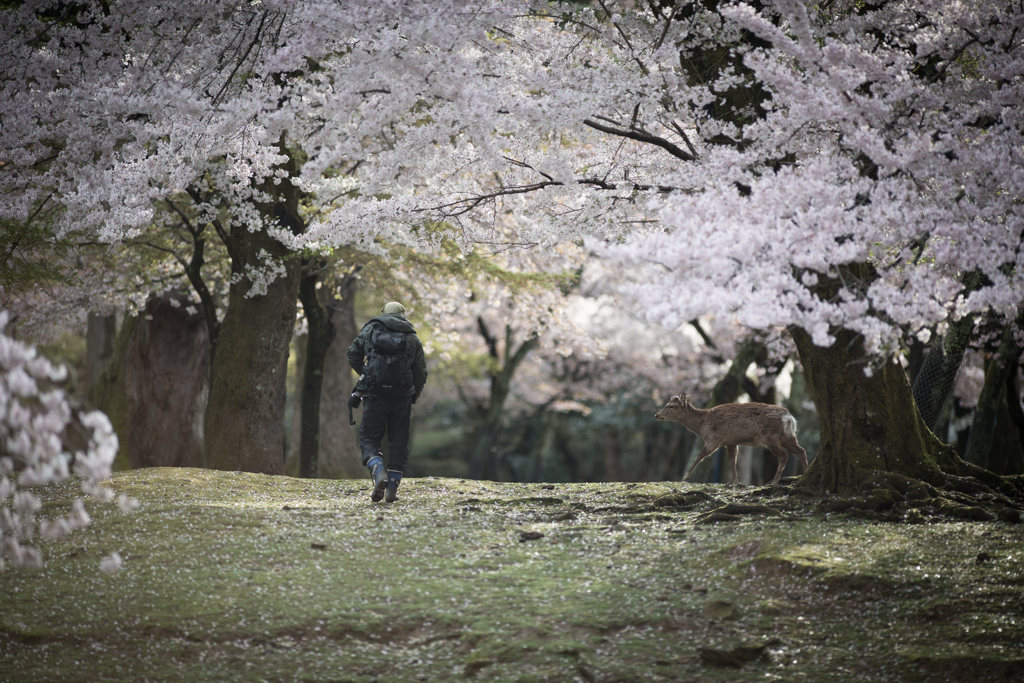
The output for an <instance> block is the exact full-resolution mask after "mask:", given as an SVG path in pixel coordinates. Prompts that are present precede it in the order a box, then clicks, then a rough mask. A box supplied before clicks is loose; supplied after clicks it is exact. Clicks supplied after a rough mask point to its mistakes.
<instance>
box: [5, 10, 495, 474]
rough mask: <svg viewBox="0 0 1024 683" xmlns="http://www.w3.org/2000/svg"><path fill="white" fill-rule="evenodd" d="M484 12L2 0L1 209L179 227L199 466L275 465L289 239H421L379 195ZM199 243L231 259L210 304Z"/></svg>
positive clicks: (306, 243) (374, 244) (450, 84)
mask: <svg viewBox="0 0 1024 683" xmlns="http://www.w3.org/2000/svg"><path fill="white" fill-rule="evenodd" d="M495 11H496V10H495V9H494V8H493V7H491V6H489V5H488V4H487V3H470V2H460V1H459V0H453V1H452V2H441V3H438V2H429V3H426V2H422V3H420V2H412V3H408V2H394V3H392V2H383V3H381V2H345V3H338V2H329V1H326V0H323V1H321V0H311V1H308V2H299V3H295V2H283V1H279V0H270V1H269V2H262V3H257V4H252V3H249V2H230V3H211V2H208V1H205V0H184V1H175V2H149V1H147V2H139V1H136V0H125V1H123V2H115V3H107V2H84V3H75V4H64V3H53V2H46V1H44V0H36V1H33V2H25V3H17V4H14V5H11V6H5V7H4V8H3V9H2V10H0V12H2V14H0V18H2V21H0V24H2V29H0V54H2V55H3V58H4V65H5V66H4V79H3V81H2V84H0V88H2V95H3V109H2V117H3V128H4V143H3V148H2V151H0V155H2V156H0V163H2V164H3V167H4V174H3V177H2V179H0V183H2V184H0V197H2V199H0V216H2V217H4V219H5V220H12V221H21V222H23V223H24V222H27V221H28V220H29V219H30V218H31V216H33V215H34V214H35V213H38V212H39V211H51V208H52V207H58V208H59V209H60V211H53V212H52V213H54V215H56V216H57V219H56V221H55V227H54V230H55V235H56V236H57V237H63V236H64V235H67V234H70V233H72V232H74V233H76V234H80V235H83V236H85V238H87V239H89V240H91V241H93V242H97V243H105V244H110V245H118V244H123V243H125V242H126V241H128V240H135V241H136V242H140V243H141V242H145V243H147V244H149V245H150V246H156V247H157V248H159V247H160V246H161V244H162V243H161V240H160V239H159V238H157V237H155V235H157V232H158V231H165V230H166V229H167V228H168V225H167V224H168V223H175V224H176V225H177V227H178V228H179V231H180V232H181V234H183V235H185V236H186V239H187V240H190V241H191V243H192V245H191V247H192V248H191V253H190V254H188V255H187V258H179V260H180V261H181V263H180V266H181V267H182V268H183V270H184V271H185V273H186V274H187V276H188V279H189V281H190V282H191V283H192V285H193V286H194V288H195V291H196V294H197V296H198V298H199V299H200V300H201V301H202V304H203V308H204V313H205V315H206V316H207V319H208V322H209V327H210V343H211V348H212V351H213V354H212V366H211V375H212V381H211V388H210V397H209V409H208V414H207V424H208V425H210V426H211V428H210V429H207V430H206V458H207V462H208V464H209V465H210V466H212V467H217V468H225V469H247V470H255V471H265V472H279V471H280V469H281V465H282V450H283V447H282V434H283V432H282V425H283V419H282V418H283V410H284V398H285V389H284V386H285V385H284V376H285V368H286V361H287V347H288V341H289V340H290V338H291V334H292V328H293V324H294V319H295V311H296V300H297V296H298V291H299V289H298V288H299V280H300V262H301V260H302V259H301V258H300V257H299V252H301V251H302V250H303V249H306V250H309V253H315V252H316V251H317V250H319V249H320V248H322V247H323V246H325V245H326V242H325V241H324V240H322V239H321V237H320V235H321V234H323V233H326V234H329V236H330V239H331V243H330V244H329V245H326V246H336V245H338V244H353V245H356V246H359V247H363V248H366V249H369V250H371V251H375V252H376V253H379V254H383V253H384V252H385V249H384V247H383V246H381V242H380V241H379V240H384V241H385V242H389V241H390V242H397V243H407V244H410V243H417V242H418V241H419V240H421V236H417V235H415V234H411V233H409V232H408V230H407V223H396V222H395V221H394V220H393V218H394V216H395V213H394V212H393V211H389V210H387V208H386V207H382V205H381V201H382V200H381V199H380V196H379V195H383V194H388V195H392V196H395V197H399V198H400V197H401V196H403V195H404V194H407V193H408V192H409V191H411V190H413V189H415V187H416V183H417V180H416V175H415V174H412V173H407V172H406V169H407V168H409V167H411V166H413V165H412V164H410V162H411V161H413V160H415V159H416V158H417V154H415V153H413V152H412V151H410V149H411V147H410V145H411V146H412V148H414V147H416V146H417V145H419V146H422V144H423V142H422V140H423V139H444V138H446V137H448V136H449V135H450V134H451V128H450V126H451V123H452V120H451V118H450V117H442V118H438V119H437V120H436V121H435V122H431V121H430V118H429V116H427V115H426V114H425V112H426V110H428V109H429V108H430V107H431V106H433V104H434V103H436V102H442V103H443V102H445V101H447V100H449V99H451V98H456V99H458V98H460V97H461V95H460V93H459V89H460V88H462V87H463V83H464V81H465V80H466V77H467V75H468V74H470V73H478V69H477V68H476V66H475V64H474V61H473V59H472V57H471V55H469V54H467V53H466V52H465V50H464V48H465V46H466V45H468V44H470V43H472V42H473V41H487V40H488V36H487V33H486V31H487V30H488V29H489V28H490V27H491V26H492V25H493V24H494V18H495V16H496V15H495ZM503 11H504V10H503ZM395 201H396V202H398V203H399V204H400V201H399V200H398V199H396V200H395ZM311 227H315V228H316V229H310V228H311ZM307 232H308V233H310V234H309V235H308V236H307V235H305V233H307ZM300 236H304V239H302V240H299V239H297V238H299V237H300ZM210 240H220V241H221V242H222V243H223V245H224V248H225V249H226V251H227V254H228V257H229V259H230V288H229V291H228V295H227V305H226V307H224V310H225V313H224V316H223V318H222V319H220V318H218V317H217V309H218V306H217V305H216V302H215V301H214V297H213V295H212V294H211V292H210V291H209V290H210V288H209V287H208V286H207V285H206V281H205V279H204V268H205V267H206V266H207V264H206V263H205V259H206V254H207V250H206V244H207V243H208V242H209V241H210ZM183 253H184V252H183ZM83 315H84V313H83Z"/></svg>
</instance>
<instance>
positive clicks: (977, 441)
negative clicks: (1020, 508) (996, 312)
mask: <svg viewBox="0 0 1024 683" xmlns="http://www.w3.org/2000/svg"><path fill="white" fill-rule="evenodd" d="M1019 357H1020V347H1018V346H1017V342H1016V340H1015V339H1014V335H1013V326H1012V325H1007V327H1006V330H1004V332H1003V337H1002V339H1001V340H1000V343H999V350H998V351H997V352H996V354H995V356H993V357H992V358H991V359H990V360H989V361H988V362H987V363H986V366H985V383H984V385H982V389H981V396H979V397H978V406H977V407H976V408H975V409H974V419H973V420H972V422H971V432H970V435H969V436H968V439H967V451H966V453H965V454H964V460H966V461H968V462H971V463H974V464H975V465H978V466H979V467H984V468H986V469H989V470H992V471H993V472H996V473H997V474H1018V472H1016V471H1007V467H1008V466H1009V468H1010V469H1011V470H1012V469H1015V468H1014V467H1013V466H1012V465H1011V464H1010V463H1012V462H1013V461H1014V460H1016V459H1017V458H1016V457H1013V456H1016V455H1017V454H1016V453H1014V454H1012V455H1011V454H1009V453H1006V452H1005V451H1004V452H1000V453H995V452H993V445H994V443H995V440H996V432H997V429H999V428H1010V427H1012V430H1013V431H1014V432H1016V425H1014V424H1013V423H1012V421H1011V420H1010V413H1009V410H1008V406H1007V402H1008V401H1018V402H1019V397H1017V396H1010V395H1008V393H1007V390H1006V389H1007V384H1009V385H1010V386H1011V387H1012V386H1013V382H1012V381H1010V380H1012V376H1013V375H1014V374H1016V372H1017V359H1018V358H1019ZM1015 450H1016V451H1020V445H1019V443H1018V445H1017V447H1016V449H1015Z"/></svg>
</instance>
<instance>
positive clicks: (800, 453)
mask: <svg viewBox="0 0 1024 683" xmlns="http://www.w3.org/2000/svg"><path fill="white" fill-rule="evenodd" d="M783 446H784V447H785V448H786V450H787V451H789V452H790V453H796V457H797V458H799V459H800V463H801V464H802V465H803V466H804V472H806V471H807V468H808V467H810V465H808V464H807V451H805V450H804V449H803V447H802V446H801V445H800V444H798V443H797V442H796V437H793V438H790V439H787V440H786V441H785V442H784V443H783Z"/></svg>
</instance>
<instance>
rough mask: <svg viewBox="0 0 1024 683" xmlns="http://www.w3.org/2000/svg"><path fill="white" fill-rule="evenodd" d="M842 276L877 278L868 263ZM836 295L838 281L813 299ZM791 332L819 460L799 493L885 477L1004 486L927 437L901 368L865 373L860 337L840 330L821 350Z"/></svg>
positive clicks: (819, 289) (929, 433)
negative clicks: (816, 423)
mask: <svg viewBox="0 0 1024 683" xmlns="http://www.w3.org/2000/svg"><path fill="white" fill-rule="evenodd" d="M844 270H845V271H846V272H845V276H844V279H845V281H846V282H860V283H863V284H864V285H865V286H866V284H867V283H870V282H872V281H873V280H874V278H875V277H877V276H876V273H875V271H874V269H873V268H872V267H871V266H870V265H869V264H866V263H862V264H853V265H850V266H846V267H845V268H844ZM839 289H840V284H839V282H838V281H837V280H831V279H829V280H826V279H824V278H823V280H822V282H821V283H820V284H819V285H818V286H817V288H816V290H817V291H816V292H815V293H816V294H817V295H818V296H819V297H821V298H822V299H826V300H828V299H830V298H832V297H834V296H836V295H837V294H838V292H839ZM791 332H792V335H793V341H794V342H795V343H796V348H797V353H798V354H799V356H800V362H801V364H802V365H803V368H804V376H805V379H806V381H807V389H808V391H809V393H810V395H811V397H812V398H813V400H814V405H815V406H816V407H817V410H818V418H819V420H820V427H821V443H820V445H819V449H818V453H817V455H816V456H815V457H814V460H813V461H812V462H811V466H810V467H809V468H808V470H807V473H806V474H805V475H804V476H803V477H801V479H800V482H799V484H800V485H801V486H809V487H811V488H816V489H821V490H826V491H833V492H841V491H842V492H850V491H851V490H855V489H858V488H859V487H860V486H861V485H862V484H864V483H865V482H866V481H867V480H869V479H875V480H877V479H878V477H883V478H884V477H885V475H897V476H900V477H907V478H910V479H917V480H921V481H925V482H927V483H929V484H932V485H935V486H939V485H943V484H948V483H951V484H953V485H954V487H956V486H958V483H957V482H956V481H954V479H955V478H962V477H968V476H970V477H974V478H976V479H978V480H979V481H980V482H981V483H982V484H984V485H985V486H989V487H993V488H997V487H999V486H1000V485H1002V484H1003V481H1002V480H1001V479H1000V478H999V477H997V476H996V475H993V474H992V473H990V472H986V471H985V470H984V469H982V468H980V467H977V466H975V465H972V464H970V463H967V462H965V461H964V460H962V459H961V458H960V456H959V455H957V452H956V450H955V449H954V448H953V447H952V446H950V445H948V444H945V443H942V442H941V441H940V440H939V439H938V437H936V436H935V434H933V433H932V431H931V429H930V428H929V426H928V425H927V424H926V423H925V421H924V419H923V418H922V416H921V412H920V411H919V410H918V407H917V404H916V402H915V400H914V392H913V390H912V389H911V386H910V381H909V380H908V379H907V373H906V371H905V370H904V369H903V367H902V366H901V365H899V364H898V363H893V362H886V363H885V364H884V365H883V366H882V367H880V368H875V369H874V370H873V372H872V373H871V374H870V376H869V375H867V374H865V372H864V367H865V361H866V360H867V359H868V354H867V352H866V350H865V349H864V346H863V343H862V339H861V337H860V336H859V335H857V334H855V333H853V332H850V331H847V330H839V331H838V332H837V333H836V334H835V337H836V340H835V342H834V343H833V344H832V345H831V346H829V347H820V346H815V344H814V343H813V341H812V340H811V337H810V336H809V335H808V334H807V333H806V332H805V331H804V330H802V329H800V328H796V327H794V328H791ZM922 372H923V370H922ZM920 380H921V378H920V376H919V377H918V381H920Z"/></svg>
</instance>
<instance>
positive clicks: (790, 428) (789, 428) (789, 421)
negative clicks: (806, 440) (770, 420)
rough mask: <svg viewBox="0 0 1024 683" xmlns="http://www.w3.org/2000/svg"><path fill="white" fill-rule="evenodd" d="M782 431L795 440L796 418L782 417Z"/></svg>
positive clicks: (790, 416)
mask: <svg viewBox="0 0 1024 683" xmlns="http://www.w3.org/2000/svg"><path fill="white" fill-rule="evenodd" d="M782 431H783V432H785V433H786V434H787V435H788V436H791V437H793V438H794V439H795V438H796V418H795V417H793V416H792V415H784V416H783V417H782Z"/></svg>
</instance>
